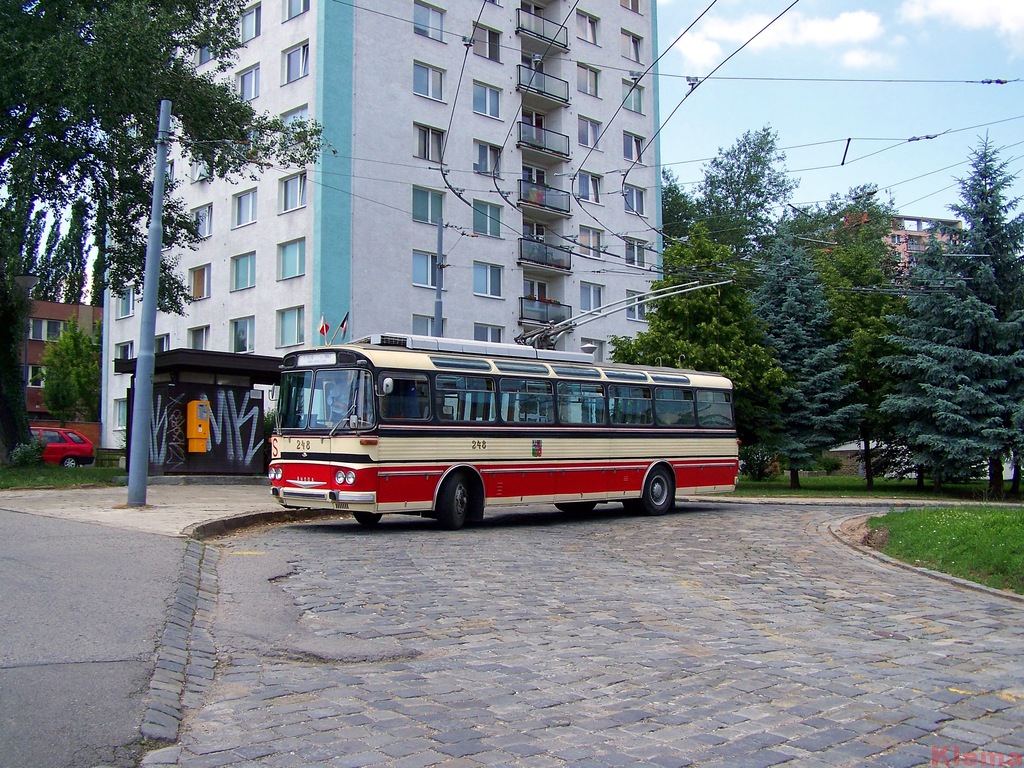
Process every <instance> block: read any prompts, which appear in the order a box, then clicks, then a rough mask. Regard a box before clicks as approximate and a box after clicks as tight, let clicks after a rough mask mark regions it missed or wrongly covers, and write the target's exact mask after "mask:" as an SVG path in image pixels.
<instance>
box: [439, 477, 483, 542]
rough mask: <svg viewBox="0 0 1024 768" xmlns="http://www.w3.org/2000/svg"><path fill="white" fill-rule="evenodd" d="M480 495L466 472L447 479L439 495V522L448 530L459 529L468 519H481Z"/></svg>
mask: <svg viewBox="0 0 1024 768" xmlns="http://www.w3.org/2000/svg"><path fill="white" fill-rule="evenodd" d="M479 506H481V499H480V495H479V494H478V493H477V491H476V488H475V487H474V485H473V484H472V482H471V481H470V479H469V477H468V476H467V474H466V473H465V472H460V473H458V474H456V475H453V476H452V477H449V478H448V479H447V480H445V482H444V485H443V486H441V492H440V493H439V494H438V495H437V509H436V513H437V522H438V523H439V524H440V525H441V527H442V528H443V529H444V530H446V531H457V530H459V528H461V527H462V526H463V525H465V524H466V520H469V519H479V517H480V513H481V512H482V511H483V510H482V509H478V507H479Z"/></svg>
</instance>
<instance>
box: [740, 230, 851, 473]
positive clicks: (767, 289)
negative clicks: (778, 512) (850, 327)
mask: <svg viewBox="0 0 1024 768" xmlns="http://www.w3.org/2000/svg"><path fill="white" fill-rule="evenodd" d="M765 269H766V275H765V280H764V282H763V283H762V284H761V286H760V287H759V288H758V289H757V290H756V291H755V293H754V304H755V306H756V307H757V313H758V315H759V316H760V317H761V320H762V321H763V322H764V324H765V326H766V327H767V330H766V334H765V335H766V337H767V340H768V344H769V346H770V347H771V348H772V349H773V350H774V352H775V354H776V356H777V359H778V361H779V364H780V365H781V367H782V370H783V371H784V372H785V374H786V379H785V382H784V383H783V385H782V392H781V396H782V410H781V420H782V429H781V432H780V434H779V437H778V440H779V443H778V447H779V452H780V453H781V454H782V456H784V457H785V458H786V459H787V460H788V462H789V476H790V487H791V488H793V489H797V488H799V487H800V470H801V469H810V468H811V466H812V465H813V464H814V463H815V462H817V461H818V460H819V459H820V458H821V453H822V451H823V450H825V449H827V448H830V447H832V446H834V445H836V444H837V443H839V442H841V441H842V440H843V439H845V438H847V437H848V436H849V435H851V434H852V432H853V430H854V425H855V423H856V420H857V418H858V417H859V416H860V414H861V412H862V411H863V406H862V405H859V404H856V403H852V402H849V401H850V399H851V396H852V394H853V391H854V389H855V385H854V384H852V383H849V382H848V381H847V373H848V371H847V366H846V365H845V364H844V363H843V362H842V361H841V360H840V355H841V351H842V348H843V344H842V343H837V342H830V340H829V335H830V333H831V332H832V329H831V311H830V310H829V306H828V301H827V299H826V297H825V290H824V287H823V286H822V284H821V281H820V279H819V277H818V274H817V271H816V270H815V268H814V263H813V262H812V261H811V259H810V257H809V256H808V254H807V253H806V251H804V250H803V249H802V248H798V247H796V246H795V245H793V243H792V240H791V239H789V238H785V239H780V240H779V241H777V242H776V243H775V244H774V245H773V246H772V247H771V248H770V249H769V251H768V253H767V259H766V261H765Z"/></svg>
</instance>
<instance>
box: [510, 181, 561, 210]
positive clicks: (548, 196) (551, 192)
mask: <svg viewBox="0 0 1024 768" xmlns="http://www.w3.org/2000/svg"><path fill="white" fill-rule="evenodd" d="M519 202H521V203H529V204H530V205H539V206H540V207H542V208H548V209H550V210H552V211H558V212H559V213H569V193H568V192H566V191H565V190H563V189H555V188H554V187H549V186H548V185H547V184H537V183H536V182H533V181H525V180H523V179H520V180H519Z"/></svg>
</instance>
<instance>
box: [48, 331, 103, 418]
mask: <svg viewBox="0 0 1024 768" xmlns="http://www.w3.org/2000/svg"><path fill="white" fill-rule="evenodd" d="M43 400H44V402H45V403H46V409H47V410H48V411H49V412H50V413H52V414H53V415H54V416H56V417H57V419H58V420H59V421H60V423H61V425H63V424H66V423H67V422H69V421H73V420H75V419H81V420H83V421H96V420H97V419H98V418H99V409H100V344H99V341H98V334H96V333H93V334H89V333H86V332H85V331H83V330H82V329H81V328H80V327H79V326H78V323H77V322H76V321H75V320H74V319H72V320H71V321H69V322H68V325H67V328H65V329H64V332H63V333H61V335H60V336H59V337H58V338H57V340H56V341H54V342H52V343H49V344H47V345H46V350H45V352H44V353H43Z"/></svg>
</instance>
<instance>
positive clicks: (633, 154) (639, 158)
mask: <svg viewBox="0 0 1024 768" xmlns="http://www.w3.org/2000/svg"><path fill="white" fill-rule="evenodd" d="M643 150H644V140H643V137H642V136H636V135H634V134H632V133H626V132H625V131H623V132H622V156H623V157H624V158H625V159H626V160H632V161H635V162H637V163H642V162H643Z"/></svg>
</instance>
